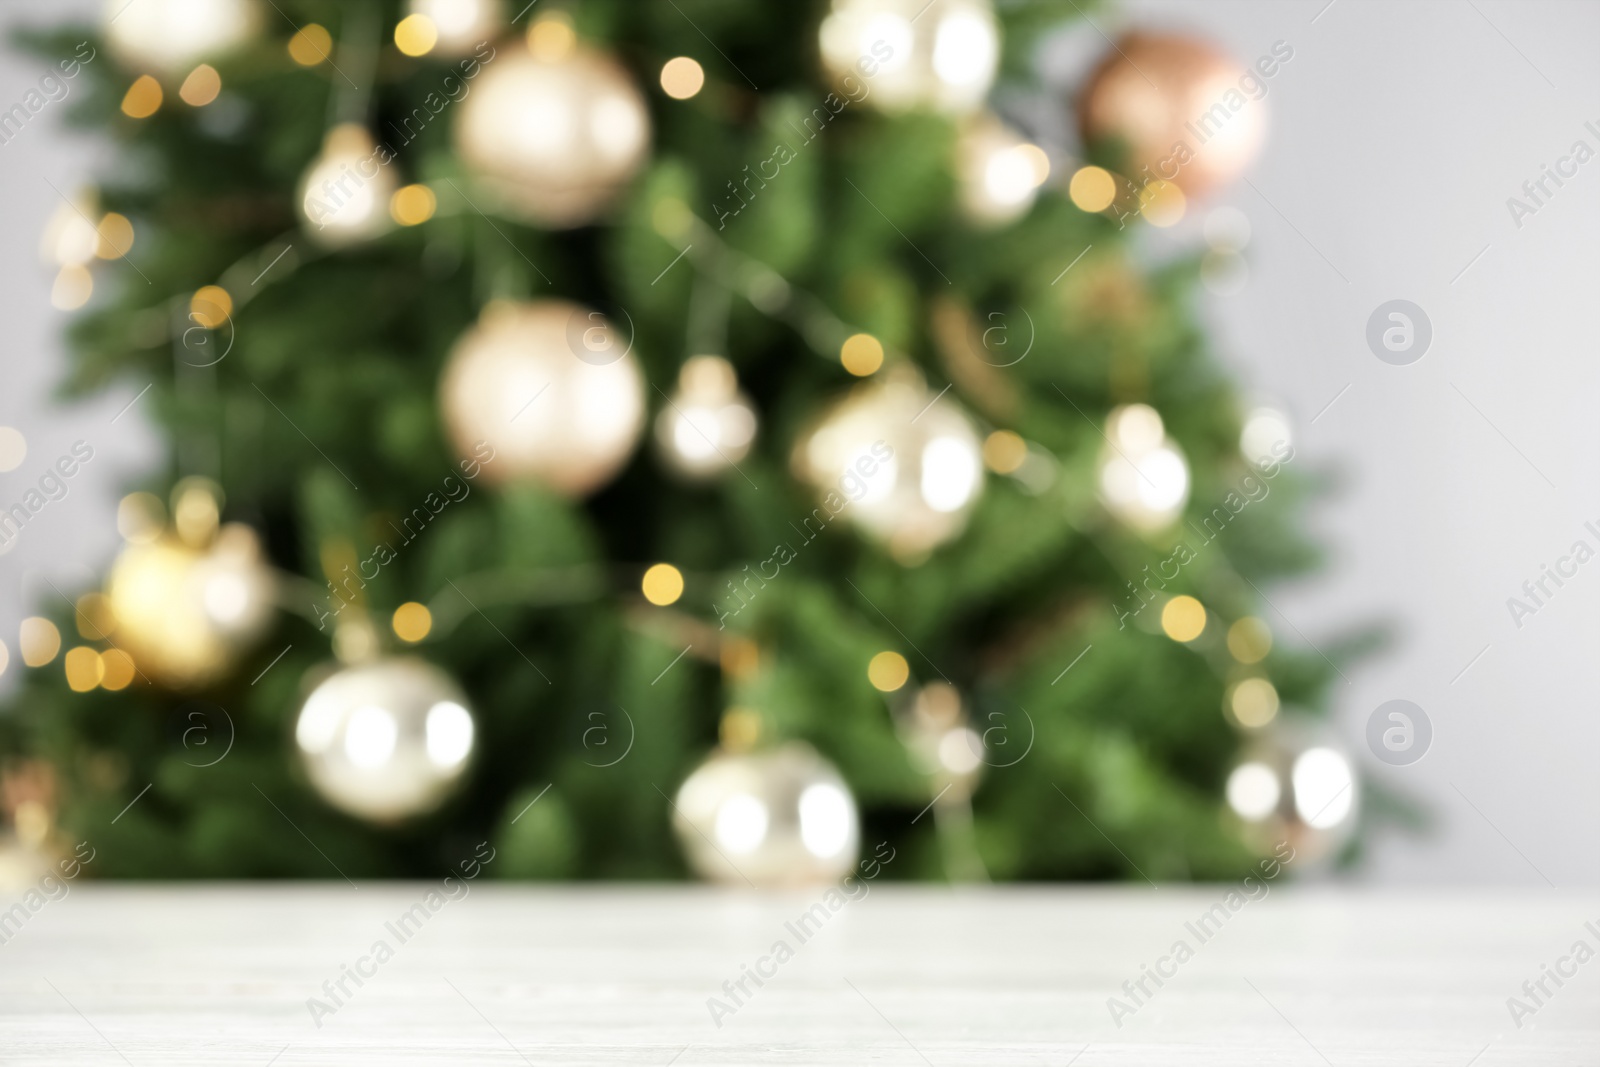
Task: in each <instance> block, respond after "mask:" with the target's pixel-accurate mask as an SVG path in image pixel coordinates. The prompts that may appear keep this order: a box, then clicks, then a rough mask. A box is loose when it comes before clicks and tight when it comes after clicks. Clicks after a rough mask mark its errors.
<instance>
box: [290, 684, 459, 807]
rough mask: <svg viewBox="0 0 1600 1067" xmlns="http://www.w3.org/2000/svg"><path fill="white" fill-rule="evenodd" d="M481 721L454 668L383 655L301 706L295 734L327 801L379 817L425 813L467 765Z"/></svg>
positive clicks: (307, 767) (303, 758)
mask: <svg viewBox="0 0 1600 1067" xmlns="http://www.w3.org/2000/svg"><path fill="white" fill-rule="evenodd" d="M475 733H476V727H475V725H474V722H473V717H472V712H471V711H470V710H469V709H468V705H467V698H466V697H465V696H464V695H463V694H462V692H461V689H460V688H459V687H458V686H457V685H456V684H455V682H454V681H453V680H452V679H451V678H450V676H449V675H448V674H446V673H445V672H444V671H442V670H440V669H439V668H438V667H435V666H434V665H432V664H431V663H426V662H424V661H422V660H419V659H409V658H395V659H380V660H376V661H374V662H370V663H365V664H361V665H358V666H352V667H342V668H339V669H337V670H335V671H334V672H333V673H332V674H331V675H329V676H328V677H326V678H324V679H323V680H322V681H321V682H320V683H319V684H318V685H317V686H316V688H315V689H313V690H312V691H311V695H310V696H308V697H307V698H306V702H305V703H304V704H303V705H302V706H301V708H300V715H299V717H298V718H297V719H296V720H295V727H294V740H295V745H296V747H297V748H298V749H299V750H300V759H301V763H302V765H303V766H304V768H305V771H306V775H307V776H308V777H309V778H310V779H311V784H312V785H313V786H315V787H316V790H317V792H318V793H320V794H321V795H322V797H323V799H325V800H326V801H327V802H328V803H329V804H332V805H333V806H334V807H336V808H338V809H339V810H341V811H344V812H347V813H348V814H351V815H356V816H359V817H361V818H364V819H370V820H373V821H374V822H394V821H397V820H401V819H406V818H409V817H411V816H415V815H423V814H426V813H428V812H430V811H433V810H434V809H435V808H437V807H438V806H439V805H440V804H441V803H442V802H443V801H444V799H445V798H446V797H447V796H449V794H450V792H451V791H452V790H453V789H454V788H455V786H456V785H457V783H458V782H459V781H460V780H461V777H462V775H463V773H464V772H465V771H466V768H467V763H468V759H469V757H470V756H471V755H472V748H473V741H474V736H475Z"/></svg>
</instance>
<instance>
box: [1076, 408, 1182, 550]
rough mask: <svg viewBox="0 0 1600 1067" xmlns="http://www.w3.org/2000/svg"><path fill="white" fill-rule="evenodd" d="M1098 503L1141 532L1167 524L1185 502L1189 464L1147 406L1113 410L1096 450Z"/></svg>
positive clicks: (1153, 411)
mask: <svg viewBox="0 0 1600 1067" xmlns="http://www.w3.org/2000/svg"><path fill="white" fill-rule="evenodd" d="M1098 480H1099V483H1100V500H1101V502H1102V503H1103V504H1105V506H1106V510H1107V511H1109V512H1111V514H1113V515H1115V516H1116V517H1117V518H1118V519H1119V520H1121V521H1122V522H1124V523H1126V524H1127V525H1129V526H1131V527H1133V528H1134V529H1136V530H1139V531H1141V532H1144V533H1155V532H1157V531H1159V530H1164V529H1166V528H1167V527H1168V526H1170V525H1172V522H1173V520H1175V519H1176V518H1177V517H1178V516H1179V514H1181V513H1182V511H1183V506H1184V505H1185V504H1186V503H1188V502H1189V464H1188V461H1187V460H1185V459H1184V458H1183V452H1182V451H1180V450H1179V448H1178V445H1177V443H1176V442H1174V441H1173V440H1172V439H1171V438H1169V437H1168V436H1167V431H1166V427H1165V425H1164V424H1163V423H1162V421H1161V415H1160V413H1158V412H1157V411H1156V409H1155V408H1152V407H1150V406H1149V405H1147V404H1127V405H1124V406H1123V407H1119V408H1113V409H1112V411H1111V414H1110V415H1109V416H1108V417H1107V418H1106V445H1105V447H1104V448H1102V449H1101V450H1100V462H1099V479H1098Z"/></svg>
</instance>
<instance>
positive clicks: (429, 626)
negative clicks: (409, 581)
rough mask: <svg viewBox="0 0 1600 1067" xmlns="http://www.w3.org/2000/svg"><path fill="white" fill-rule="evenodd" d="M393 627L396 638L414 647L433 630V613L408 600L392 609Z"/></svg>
mask: <svg viewBox="0 0 1600 1067" xmlns="http://www.w3.org/2000/svg"><path fill="white" fill-rule="evenodd" d="M393 625H394V635H395V636H396V637H398V638H399V639H400V640H402V641H405V642H408V643H409V644H413V645H414V644H416V643H417V642H418V641H421V640H422V639H423V638H424V637H427V636H428V634H429V632H431V631H432V630H433V612H431V611H429V610H428V609H427V607H425V606H424V605H422V604H419V603H417V602H416V601H415V600H410V601H407V602H406V603H404V604H401V605H400V606H399V607H398V608H395V609H394V621H393Z"/></svg>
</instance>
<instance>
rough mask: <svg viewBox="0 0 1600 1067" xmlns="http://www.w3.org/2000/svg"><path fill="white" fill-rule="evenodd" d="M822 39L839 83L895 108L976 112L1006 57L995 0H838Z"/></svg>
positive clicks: (830, 69)
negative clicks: (990, 1) (1002, 45)
mask: <svg viewBox="0 0 1600 1067" xmlns="http://www.w3.org/2000/svg"><path fill="white" fill-rule="evenodd" d="M821 42H822V62H823V64H824V66H826V67H827V68H828V72H829V73H830V74H831V75H833V79H834V82H835V83H836V84H837V85H838V86H839V88H840V89H841V90H842V91H843V92H844V93H845V94H846V95H848V96H849V97H850V98H851V99H852V100H855V99H864V100H867V101H870V102H871V103H872V105H873V106H875V107H878V108H880V109H882V110H884V111H890V112H895V111H905V110H908V109H911V108H931V109H934V110H938V111H945V112H951V113H961V112H966V111H971V110H973V109H974V108H976V107H977V106H978V105H979V104H981V103H982V102H983V99H984V97H985V96H987V95H988V93H989V86H990V85H992V84H993V83H994V75H995V70H996V69H997V67H998V66H999V61H1000V30H999V25H998V23H997V22H996V21H995V16H994V9H993V7H992V6H991V5H990V3H989V0H834V2H833V8H832V10H831V12H830V13H829V14H828V17H827V18H825V19H823V21H822V29H821Z"/></svg>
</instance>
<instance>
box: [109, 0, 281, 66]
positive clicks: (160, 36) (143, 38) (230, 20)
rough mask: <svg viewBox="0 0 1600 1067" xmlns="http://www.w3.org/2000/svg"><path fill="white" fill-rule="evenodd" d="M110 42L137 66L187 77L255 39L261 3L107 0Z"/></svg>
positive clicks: (250, 0) (249, 0) (243, 0)
mask: <svg viewBox="0 0 1600 1067" xmlns="http://www.w3.org/2000/svg"><path fill="white" fill-rule="evenodd" d="M105 19H106V31H105V32H106V43H107V44H108V45H109V46H110V48H111V51H112V52H113V53H115V54H116V55H117V56H118V57H119V58H120V59H122V60H123V61H124V62H126V63H128V64H129V65H131V66H134V67H139V68H148V69H151V70H155V71H159V72H162V73H168V74H181V73H186V72H187V70H188V68H190V67H192V66H194V65H195V64H196V63H198V62H200V61H201V60H203V59H214V58H216V57H217V56H220V55H223V54H225V53H227V52H229V51H232V50H233V49H235V48H237V47H238V46H239V45H241V44H243V43H244V42H245V41H246V40H248V39H249V38H251V37H253V36H254V35H255V33H256V32H257V30H258V29H259V28H260V26H261V6H260V4H259V3H258V2H257V0H106V4H105Z"/></svg>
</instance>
